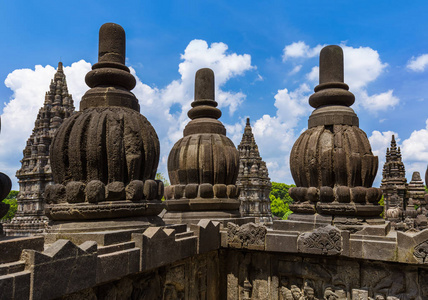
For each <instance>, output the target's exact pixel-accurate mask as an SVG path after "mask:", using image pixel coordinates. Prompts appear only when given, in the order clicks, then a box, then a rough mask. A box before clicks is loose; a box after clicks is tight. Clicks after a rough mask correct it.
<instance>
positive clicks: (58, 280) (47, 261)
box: [23, 240, 97, 300]
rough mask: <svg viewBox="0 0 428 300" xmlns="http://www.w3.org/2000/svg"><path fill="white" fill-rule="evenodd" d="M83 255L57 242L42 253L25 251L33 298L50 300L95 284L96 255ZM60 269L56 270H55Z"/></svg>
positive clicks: (67, 242) (77, 250) (64, 242)
mask: <svg viewBox="0 0 428 300" xmlns="http://www.w3.org/2000/svg"><path fill="white" fill-rule="evenodd" d="M84 247H85V248H86V249H88V250H89V249H90V251H92V252H87V251H84V250H83V249H81V248H80V247H78V246H76V245H75V244H73V243H72V242H70V241H67V240H58V241H56V242H55V243H54V244H52V245H51V246H50V247H49V248H47V249H46V250H45V251H44V252H38V251H34V250H25V251H24V254H23V258H24V259H25V261H26V264H27V265H28V266H29V270H30V271H31V272H32V274H33V275H32V280H33V284H32V286H33V290H32V293H33V299H35V300H36V299H53V298H58V297H60V296H62V295H65V294H69V293H73V292H77V291H79V290H82V289H85V288H89V287H91V286H94V285H95V284H96V281H95V279H96V256H97V254H96V252H93V251H94V250H95V249H94V247H88V245H87V244H86V245H84ZM59 270H60V271H59Z"/></svg>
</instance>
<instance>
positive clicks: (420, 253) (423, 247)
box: [413, 241, 428, 264]
mask: <svg viewBox="0 0 428 300" xmlns="http://www.w3.org/2000/svg"><path fill="white" fill-rule="evenodd" d="M413 256H414V257H415V258H416V260H417V261H418V262H420V263H422V264H427V263H428V260H427V256H428V241H424V242H422V243H420V244H418V245H416V247H415V248H414V250H413Z"/></svg>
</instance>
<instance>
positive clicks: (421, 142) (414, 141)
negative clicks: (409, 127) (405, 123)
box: [402, 119, 428, 164]
mask: <svg viewBox="0 0 428 300" xmlns="http://www.w3.org/2000/svg"><path fill="white" fill-rule="evenodd" d="M427 141H428V119H427V120H426V126H425V128H423V129H420V130H415V131H413V132H412V133H411V135H410V137H409V138H408V139H406V140H404V141H403V147H402V153H403V159H405V160H406V161H419V162H424V163H425V164H426V163H428V143H427Z"/></svg>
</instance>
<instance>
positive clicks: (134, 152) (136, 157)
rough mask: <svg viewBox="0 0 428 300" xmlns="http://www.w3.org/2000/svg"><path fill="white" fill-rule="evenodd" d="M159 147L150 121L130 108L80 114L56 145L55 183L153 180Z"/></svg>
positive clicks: (53, 161) (53, 154) (53, 153)
mask: <svg viewBox="0 0 428 300" xmlns="http://www.w3.org/2000/svg"><path fill="white" fill-rule="evenodd" d="M158 161H159V141H158V138H157V135H156V132H155V130H154V129H153V127H152V126H151V124H150V123H149V121H147V119H146V118H145V117H144V116H143V115H141V114H140V113H138V112H137V111H135V110H132V109H129V108H125V107H95V108H88V109H86V110H84V111H82V112H78V113H76V114H74V115H73V116H71V117H70V118H68V119H67V120H66V121H65V122H64V124H63V125H62V126H61V127H60V128H59V130H58V133H57V134H56V136H55V138H54V140H53V142H52V151H51V164H52V170H53V175H54V181H55V182H57V183H63V184H64V183H67V182H69V181H83V182H89V181H91V180H100V181H102V182H103V183H104V184H108V183H110V182H114V181H121V182H123V183H124V184H125V185H126V184H128V183H129V182H131V181H132V180H143V181H144V180H147V179H154V178H155V176H156V169H157V165H158Z"/></svg>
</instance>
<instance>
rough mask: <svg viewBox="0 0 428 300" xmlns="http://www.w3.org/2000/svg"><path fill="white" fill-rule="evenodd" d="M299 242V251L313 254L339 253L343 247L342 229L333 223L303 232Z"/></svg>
mask: <svg viewBox="0 0 428 300" xmlns="http://www.w3.org/2000/svg"><path fill="white" fill-rule="evenodd" d="M297 244H298V249H299V252H304V253H311V254H323V255H338V254H340V253H341V252H342V248H343V241H342V234H341V232H340V230H339V229H337V228H336V227H334V226H331V225H328V226H325V227H321V228H318V229H315V230H314V231H312V232H305V233H302V234H301V235H300V236H299V238H298V241H297Z"/></svg>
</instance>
